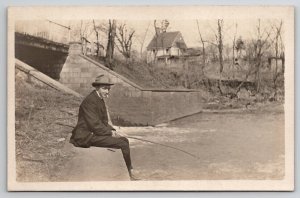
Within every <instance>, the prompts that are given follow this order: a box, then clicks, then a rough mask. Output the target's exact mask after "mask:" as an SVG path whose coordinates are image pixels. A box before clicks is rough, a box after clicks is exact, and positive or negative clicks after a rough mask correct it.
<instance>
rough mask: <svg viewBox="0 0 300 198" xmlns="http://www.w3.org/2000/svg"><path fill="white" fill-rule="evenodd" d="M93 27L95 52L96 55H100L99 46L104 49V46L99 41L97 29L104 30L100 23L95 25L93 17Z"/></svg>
mask: <svg viewBox="0 0 300 198" xmlns="http://www.w3.org/2000/svg"><path fill="white" fill-rule="evenodd" d="M93 27H94V32H95V35H96V54H97V56H100V48H102V49H104V46H103V45H102V44H101V43H100V41H99V35H100V32H99V31H105V30H104V28H103V27H102V26H101V25H96V24H95V20H94V19H93Z"/></svg>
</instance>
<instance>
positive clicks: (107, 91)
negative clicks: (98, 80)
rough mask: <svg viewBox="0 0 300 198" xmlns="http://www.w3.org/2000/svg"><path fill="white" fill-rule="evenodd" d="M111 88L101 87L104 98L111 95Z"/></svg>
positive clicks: (100, 90)
mask: <svg viewBox="0 0 300 198" xmlns="http://www.w3.org/2000/svg"><path fill="white" fill-rule="evenodd" d="M109 90H110V86H109V85H107V86H100V89H99V92H100V94H101V96H102V97H104V98H107V97H108V94H109Z"/></svg>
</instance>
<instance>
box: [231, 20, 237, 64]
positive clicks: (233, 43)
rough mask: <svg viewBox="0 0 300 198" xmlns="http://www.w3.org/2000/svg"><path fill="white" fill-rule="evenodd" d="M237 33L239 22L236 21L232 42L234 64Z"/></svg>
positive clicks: (233, 62) (233, 61)
mask: <svg viewBox="0 0 300 198" xmlns="http://www.w3.org/2000/svg"><path fill="white" fill-rule="evenodd" d="M236 33H237V23H235V32H234V36H233V42H232V65H235V58H236V57H235V50H236V44H235V41H236Z"/></svg>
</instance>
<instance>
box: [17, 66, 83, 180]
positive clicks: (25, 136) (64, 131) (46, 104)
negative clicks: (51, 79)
mask: <svg viewBox="0 0 300 198" xmlns="http://www.w3.org/2000/svg"><path fill="white" fill-rule="evenodd" d="M15 74H16V77H15V78H16V79H15V80H16V81H15V82H16V86H15V88H16V92H15V93H16V98H15V100H16V101H15V102H16V111H15V116H16V121H15V127H16V131H15V140H16V166H17V170H16V171H17V181H52V180H55V178H56V177H57V176H58V175H57V174H58V171H57V170H59V168H60V167H61V166H63V165H64V163H65V162H66V161H67V160H68V159H69V158H70V157H72V152H71V151H68V150H64V149H62V148H63V146H64V145H65V142H66V141H68V139H67V136H68V134H69V133H70V131H71V130H72V129H71V128H69V127H66V126H61V125H59V123H64V124H67V125H68V124H69V125H72V126H73V125H75V123H76V120H77V111H78V106H79V104H80V99H79V98H77V97H75V96H72V95H69V94H64V93H62V92H59V91H56V90H54V89H52V88H50V87H48V86H47V85H45V84H43V83H41V82H39V81H37V80H36V79H34V78H32V77H30V76H28V75H27V74H25V73H24V72H21V71H19V70H18V69H16V73H15Z"/></svg>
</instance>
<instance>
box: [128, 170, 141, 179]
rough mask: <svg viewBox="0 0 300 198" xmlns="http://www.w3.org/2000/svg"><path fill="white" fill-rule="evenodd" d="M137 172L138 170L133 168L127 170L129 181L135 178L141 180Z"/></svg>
mask: <svg viewBox="0 0 300 198" xmlns="http://www.w3.org/2000/svg"><path fill="white" fill-rule="evenodd" d="M138 174H139V172H138V171H136V170H134V169H131V170H130V171H129V176H130V180H131V181H137V180H141V179H140V178H139V177H138Z"/></svg>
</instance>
